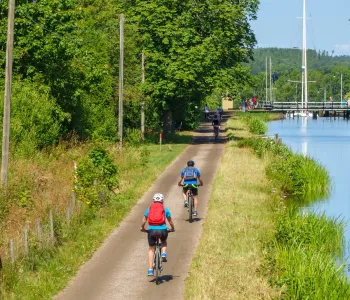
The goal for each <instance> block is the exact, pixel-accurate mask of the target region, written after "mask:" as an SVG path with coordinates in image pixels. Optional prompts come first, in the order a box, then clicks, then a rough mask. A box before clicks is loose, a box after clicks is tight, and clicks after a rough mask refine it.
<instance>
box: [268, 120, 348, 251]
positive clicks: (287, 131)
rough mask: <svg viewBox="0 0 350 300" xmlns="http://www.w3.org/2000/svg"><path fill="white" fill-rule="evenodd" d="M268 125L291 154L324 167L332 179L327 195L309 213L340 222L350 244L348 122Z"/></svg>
mask: <svg viewBox="0 0 350 300" xmlns="http://www.w3.org/2000/svg"><path fill="white" fill-rule="evenodd" d="M268 125H269V130H268V134H271V135H272V134H275V133H278V135H279V137H280V138H282V141H283V143H284V144H286V145H288V146H289V147H290V148H291V149H292V150H293V151H294V152H299V153H303V154H307V155H309V156H310V157H313V158H315V159H316V160H318V162H319V163H321V164H322V165H323V166H325V167H326V169H327V170H328V172H329V174H330V177H331V179H332V186H331V191H330V193H329V195H328V197H327V199H322V201H316V202H314V203H313V204H312V206H311V209H313V210H315V211H317V212H321V213H322V212H325V213H326V215H328V216H330V217H340V218H342V219H344V221H346V222H347V226H346V231H345V239H346V241H347V242H348V241H350V222H349V220H350V122H349V121H346V120H344V119H342V118H339V119H335V120H334V119H332V118H318V119H317V120H314V119H312V118H295V119H292V118H287V119H284V120H280V121H273V122H270V123H269V124H268ZM346 248H347V250H348V247H346ZM346 252H347V253H346V255H348V254H349V252H348V251H346Z"/></svg>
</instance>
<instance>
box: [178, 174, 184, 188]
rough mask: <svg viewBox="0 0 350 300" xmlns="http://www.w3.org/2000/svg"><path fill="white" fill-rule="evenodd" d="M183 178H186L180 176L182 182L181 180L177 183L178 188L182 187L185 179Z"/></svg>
mask: <svg viewBox="0 0 350 300" xmlns="http://www.w3.org/2000/svg"><path fill="white" fill-rule="evenodd" d="M183 178H184V177H183V176H182V175H181V176H180V180H179V182H178V183H177V185H178V186H181V185H182V179H183Z"/></svg>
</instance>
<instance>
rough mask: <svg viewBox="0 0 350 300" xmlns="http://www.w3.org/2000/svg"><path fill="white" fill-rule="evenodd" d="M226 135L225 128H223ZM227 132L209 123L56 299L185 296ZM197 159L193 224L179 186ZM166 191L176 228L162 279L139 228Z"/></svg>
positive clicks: (176, 297) (166, 203) (166, 198)
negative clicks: (151, 273) (199, 183)
mask: <svg viewBox="0 0 350 300" xmlns="http://www.w3.org/2000/svg"><path fill="white" fill-rule="evenodd" d="M220 134H221V135H223V130H221V133H220ZM224 141H225V139H224V137H222V136H221V137H220V141H219V142H217V143H214V141H213V136H212V127H211V126H210V123H209V122H208V123H206V124H203V125H202V126H201V127H200V129H199V130H198V132H197V133H196V135H195V137H194V142H193V144H192V145H190V146H189V147H187V148H186V150H185V151H184V152H183V153H182V154H181V155H180V156H179V157H178V158H177V159H176V160H175V161H174V162H173V163H172V164H171V165H170V166H169V167H168V168H167V169H166V170H165V171H164V172H163V173H162V174H161V175H160V176H159V178H158V180H157V181H156V182H155V183H154V184H153V186H152V187H151V188H150V189H149V190H148V192H147V193H146V194H145V195H144V196H143V197H142V198H141V199H140V201H139V202H138V204H137V205H136V206H135V207H134V208H133V210H132V211H131V213H130V215H129V216H128V217H127V218H126V219H125V220H124V221H123V222H122V224H121V226H120V227H119V228H117V229H116V230H115V231H114V232H113V233H112V234H111V235H110V236H109V237H108V238H107V239H106V240H105V242H104V243H103V245H102V246H101V247H100V249H99V250H98V251H97V252H96V253H95V254H94V256H93V257H92V259H91V260H90V261H88V262H87V263H86V264H85V265H84V266H82V268H81V269H80V271H79V272H78V274H77V276H76V277H75V278H74V279H73V280H72V281H71V282H70V283H69V285H68V287H67V288H66V289H65V290H63V291H62V292H61V293H60V294H59V295H58V296H57V297H56V299H59V300H67V299H72V300H73V299H74V300H80V299H81V300H83V299H84V300H88V299H94V300H95V299H99V300H100V299H106V300H107V299H123V300H127V299H183V298H184V286H185V279H186V277H187V276H188V270H189V266H190V263H191V260H192V256H193V253H194V251H195V248H196V246H197V243H198V241H199V238H200V235H201V231H202V225H203V222H204V220H205V215H206V210H207V202H208V200H209V196H210V189H211V185H212V181H213V179H214V174H215V173H216V171H217V169H218V167H219V164H220V160H221V156H222V154H223V150H224ZM189 159H192V160H194V161H195V163H196V167H198V168H199V170H200V171H201V173H202V178H203V181H204V186H203V187H201V188H200V190H199V200H200V204H199V209H198V214H199V215H198V218H196V219H195V221H194V222H193V223H192V224H190V223H189V222H188V221H187V210H186V209H184V207H183V199H182V196H181V188H180V187H178V186H177V181H178V179H179V174H180V171H181V169H182V168H183V167H184V166H185V164H186V162H187V160H189ZM156 192H157V193H163V194H164V195H165V206H166V207H168V208H169V209H170V212H171V214H172V217H173V220H174V223H175V228H176V232H175V233H171V234H169V239H168V251H167V252H168V262H167V263H164V264H163V272H162V277H161V279H162V283H161V284H160V285H158V286H156V284H155V283H154V281H153V277H152V278H150V277H147V276H146V273H147V269H148V267H147V249H148V244H147V236H146V234H144V233H142V232H140V231H139V228H140V223H141V218H142V216H143V213H144V211H145V210H146V208H147V207H148V206H149V205H150V203H151V200H152V196H153V194H154V193H156Z"/></svg>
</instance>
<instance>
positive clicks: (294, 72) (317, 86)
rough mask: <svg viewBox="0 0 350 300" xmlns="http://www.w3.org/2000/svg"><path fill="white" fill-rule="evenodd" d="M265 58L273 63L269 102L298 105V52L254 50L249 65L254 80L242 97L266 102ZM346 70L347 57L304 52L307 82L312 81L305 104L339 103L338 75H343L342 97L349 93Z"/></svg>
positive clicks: (299, 100) (348, 58) (292, 50)
mask: <svg viewBox="0 0 350 300" xmlns="http://www.w3.org/2000/svg"><path fill="white" fill-rule="evenodd" d="M266 56H268V57H269V56H271V57H272V60H273V70H272V72H273V76H272V77H273V87H274V90H273V96H272V101H298V102H301V98H302V97H301V92H302V89H301V85H300V83H299V81H301V71H300V65H301V56H302V55H301V50H298V49H279V48H259V49H256V50H255V51H254V62H252V63H250V66H251V68H252V73H253V74H254V79H253V80H252V84H251V85H247V86H246V89H245V91H244V97H252V96H257V97H258V99H265V98H266V86H265V58H266ZM349 66H350V57H349V56H332V55H329V54H328V53H327V52H325V51H323V52H316V51H314V50H308V67H309V74H308V80H310V81H313V82H312V83H310V84H309V95H308V98H309V101H318V102H322V101H324V100H326V101H328V100H329V98H330V97H332V98H333V99H334V100H335V101H340V100H341V99H340V98H341V96H340V94H341V76H340V74H341V73H342V74H343V95H345V94H346V93H348V92H349V91H350V69H349ZM290 81H296V82H290ZM268 98H270V96H268ZM345 99H346V98H345ZM269 100H271V99H269ZM346 100H347V99H346Z"/></svg>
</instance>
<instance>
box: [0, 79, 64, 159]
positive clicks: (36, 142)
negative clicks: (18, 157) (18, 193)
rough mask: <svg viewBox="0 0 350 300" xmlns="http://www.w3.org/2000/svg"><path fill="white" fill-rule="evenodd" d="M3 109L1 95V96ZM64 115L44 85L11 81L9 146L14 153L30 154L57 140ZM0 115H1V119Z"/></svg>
mask: <svg viewBox="0 0 350 300" xmlns="http://www.w3.org/2000/svg"><path fill="white" fill-rule="evenodd" d="M0 99H1V106H0V110H1V111H3V96H2V95H0ZM66 118H67V115H65V114H64V113H63V111H62V110H61V109H60V108H59V106H58V105H57V104H56V102H55V100H54V99H53V98H52V97H51V96H50V89H49V87H47V86H44V85H42V84H40V85H39V84H38V83H35V82H31V81H29V80H23V81H19V80H14V82H13V87H12V103H11V135H10V138H11V145H12V147H13V148H14V150H15V152H16V153H18V154H23V155H26V156H28V155H30V154H32V153H33V152H35V151H36V150H37V149H41V148H43V147H47V146H50V145H53V144H55V143H57V141H58V139H59V137H60V136H61V134H62V124H63V122H64V120H66ZM2 119H3V115H2V114H0V121H1V122H2Z"/></svg>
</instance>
